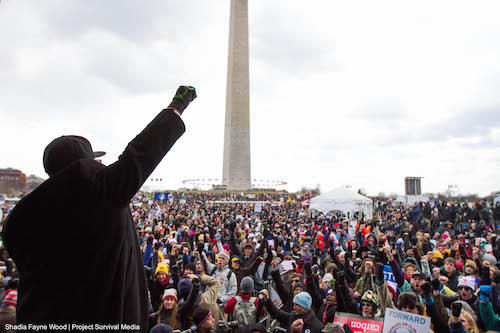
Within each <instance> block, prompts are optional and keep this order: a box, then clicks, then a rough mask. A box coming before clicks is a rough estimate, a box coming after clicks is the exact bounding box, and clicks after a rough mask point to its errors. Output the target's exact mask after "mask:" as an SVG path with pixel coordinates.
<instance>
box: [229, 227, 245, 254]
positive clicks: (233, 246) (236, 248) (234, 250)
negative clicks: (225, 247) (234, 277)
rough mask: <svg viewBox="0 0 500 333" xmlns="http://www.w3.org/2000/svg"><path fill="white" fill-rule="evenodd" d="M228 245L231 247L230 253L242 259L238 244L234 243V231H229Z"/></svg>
mask: <svg viewBox="0 0 500 333" xmlns="http://www.w3.org/2000/svg"><path fill="white" fill-rule="evenodd" d="M229 246H230V248H231V253H233V254H235V255H237V256H238V257H239V258H240V260H243V253H242V252H241V250H240V247H239V246H238V244H236V238H235V237H234V233H231V236H230V237H229Z"/></svg>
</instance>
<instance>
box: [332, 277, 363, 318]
mask: <svg viewBox="0 0 500 333" xmlns="http://www.w3.org/2000/svg"><path fill="white" fill-rule="evenodd" d="M335 293H336V294H337V295H338V296H340V299H341V302H340V303H339V302H337V311H340V312H347V313H354V314H359V309H358V305H357V304H356V301H355V300H354V297H353V296H352V295H351V292H350V291H349V287H348V286H347V282H346V281H344V283H343V284H341V283H339V282H338V281H337V282H336V283H335Z"/></svg>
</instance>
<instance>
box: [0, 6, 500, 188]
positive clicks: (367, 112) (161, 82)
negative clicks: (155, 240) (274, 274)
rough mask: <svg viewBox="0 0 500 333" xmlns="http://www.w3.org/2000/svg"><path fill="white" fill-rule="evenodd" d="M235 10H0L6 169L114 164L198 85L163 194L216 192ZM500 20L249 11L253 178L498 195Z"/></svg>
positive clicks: (473, 13)
mask: <svg viewBox="0 0 500 333" xmlns="http://www.w3.org/2000/svg"><path fill="white" fill-rule="evenodd" d="M229 6H230V1H229V0H212V1H207V0H182V1H174V0H148V1H139V0H119V1H118V0H108V1H100V0H86V1H76V0H44V1H35V0H28V1H14V0H2V1H1V3H0V31H1V34H0V36H1V37H0V38H1V39H0V73H1V74H0V75H1V79H0V89H1V95H0V142H1V145H0V147H1V157H0V168H2V167H13V168H18V169H21V170H22V171H23V172H25V173H26V174H36V175H38V176H42V177H46V174H45V172H44V170H43V166H42V154H43V149H44V148H45V146H46V145H47V144H48V143H49V142H50V141H51V140H52V139H53V138H55V137H57V136H60V135H63V134H79V135H83V136H85V137H87V138H88V139H89V140H90V141H91V142H92V144H93V147H94V149H95V150H105V151H107V155H106V156H105V158H104V160H103V162H104V163H105V164H110V163H113V162H114V161H115V160H116V159H117V157H118V156H119V155H120V153H121V152H122V151H123V149H124V148H125V147H126V145H127V143H128V142H129V141H130V140H132V139H133V138H134V136H135V135H136V134H137V133H139V132H140V131H141V130H142V129H143V128H144V126H146V125H147V123H148V122H149V121H150V120H151V119H152V118H153V117H154V116H155V115H156V114H157V113H158V112H159V111H160V110H161V109H162V108H164V107H166V106H167V105H168V104H169V102H170V100H171V98H172V96H173V94H174V93H175V90H176V89H177V87H178V86H179V85H181V84H190V85H193V86H195V87H196V88H197V91H198V99H196V101H195V102H193V104H192V105H191V106H190V107H189V109H188V110H187V111H186V112H185V114H184V115H183V119H184V121H185V123H186V127H187V131H186V133H185V134H184V136H183V137H182V138H181V139H180V140H179V141H178V142H177V143H176V145H175V146H174V148H173V149H172V150H171V152H170V153H169V154H168V155H167V156H166V158H165V159H164V160H163V161H162V163H161V164H160V165H159V166H158V168H157V169H156V170H155V172H154V174H153V178H154V177H156V178H161V179H162V181H161V183H160V185H161V186H165V187H167V188H170V189H176V188H179V187H181V186H182V180H185V179H216V178H219V179H220V178H221V175H222V155H223V150H222V147H223V139H224V113H225V94H226V70H227V65H226V64H227V47H228V28H229ZM499 12H500V2H498V1H474V2H471V1H456V0H453V1H435V0H432V1H413V2H409V1H399V0H396V1H383V0H380V1H372V0H367V1H337V0H325V1H323V0H321V1H320V0H310V1H304V0H286V1H282V0H265V1H264V0H251V1H249V25H250V27H249V30H250V85H251V87H250V109H251V135H252V139H251V146H252V147H251V149H252V151H251V153H252V178H255V179H259V180H284V181H287V182H288V186H287V187H286V189H288V190H297V189H299V188H300V187H301V186H303V185H304V186H316V184H320V186H321V189H322V190H323V191H326V190H329V189H332V188H335V187H337V186H340V185H345V184H351V185H352V186H353V187H358V188H359V187H361V188H364V189H366V191H367V192H368V193H369V194H377V193H379V192H385V193H392V192H396V193H403V192H404V177H405V176H421V177H424V179H423V180H422V187H423V191H424V192H439V191H444V190H445V189H446V188H447V186H448V185H450V184H457V185H459V187H460V190H461V192H462V193H469V192H473V193H479V194H488V193H490V192H491V191H494V190H499V189H500V173H499V172H498V170H499V166H500V94H499V93H498V88H499V87H500V62H499V61H498V59H500V43H499V42H498V41H499V40H500V21H499V20H498V13H499ZM148 182H150V184H152V185H151V186H153V187H155V186H157V185H158V183H155V181H152V182H151V181H148Z"/></svg>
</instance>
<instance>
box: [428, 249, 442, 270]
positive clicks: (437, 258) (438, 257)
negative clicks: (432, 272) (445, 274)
mask: <svg viewBox="0 0 500 333" xmlns="http://www.w3.org/2000/svg"><path fill="white" fill-rule="evenodd" d="M431 263H432V265H433V266H434V267H439V268H441V267H443V265H444V259H443V255H442V254H441V252H439V251H434V252H433V253H432V257H431Z"/></svg>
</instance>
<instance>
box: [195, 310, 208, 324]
mask: <svg viewBox="0 0 500 333" xmlns="http://www.w3.org/2000/svg"><path fill="white" fill-rule="evenodd" d="M210 314H211V313H210V311H208V310H207V309H203V308H196V309H195V310H194V312H193V321H194V324H195V325H196V326H197V327H198V328H199V327H200V326H201V325H203V323H204V322H205V321H207V319H208V317H209V315H210Z"/></svg>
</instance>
